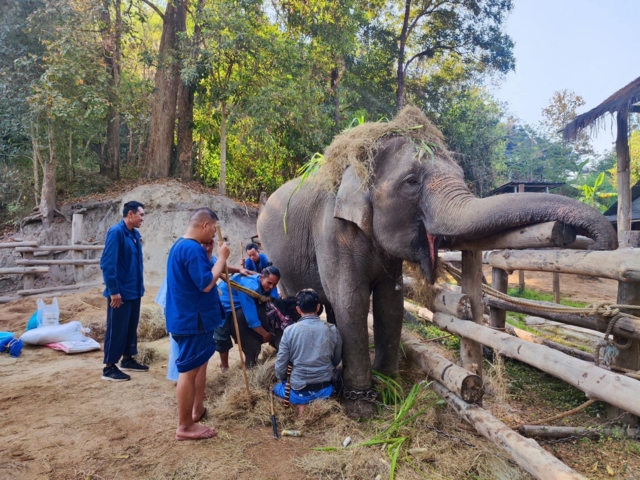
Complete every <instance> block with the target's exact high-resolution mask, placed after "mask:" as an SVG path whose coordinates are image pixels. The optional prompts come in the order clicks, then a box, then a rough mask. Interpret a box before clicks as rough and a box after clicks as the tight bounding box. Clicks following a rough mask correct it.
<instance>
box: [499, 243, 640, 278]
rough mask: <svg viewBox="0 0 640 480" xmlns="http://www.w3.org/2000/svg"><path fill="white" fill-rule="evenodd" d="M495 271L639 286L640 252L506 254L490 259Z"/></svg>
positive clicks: (631, 249) (535, 252)
mask: <svg viewBox="0 0 640 480" xmlns="http://www.w3.org/2000/svg"><path fill="white" fill-rule="evenodd" d="M489 264H490V265H491V266H492V267H496V268H502V269H503V270H506V271H507V272H509V273H511V272H513V271H514V270H531V271H540V272H562V273H573V274H575V275H589V276H592V277H603V278H611V279H613V280H617V281H619V282H640V248H620V249H618V250H613V251H597V250H586V251H582V250H503V251H501V252H492V253H491V255H489Z"/></svg>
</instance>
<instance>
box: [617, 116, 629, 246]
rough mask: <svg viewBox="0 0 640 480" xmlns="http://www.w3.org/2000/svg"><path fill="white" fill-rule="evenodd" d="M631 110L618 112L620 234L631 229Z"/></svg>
mask: <svg viewBox="0 0 640 480" xmlns="http://www.w3.org/2000/svg"><path fill="white" fill-rule="evenodd" d="M628 117H629V112H627V111H626V110H622V111H619V112H618V113H617V114H616V124H617V128H618V133H617V136H616V156H617V157H618V222H617V223H618V236H620V232H625V231H627V230H631V173H630V158H631V156H630V154H629V136H628V130H629V122H628Z"/></svg>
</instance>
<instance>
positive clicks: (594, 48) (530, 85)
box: [494, 0, 640, 152]
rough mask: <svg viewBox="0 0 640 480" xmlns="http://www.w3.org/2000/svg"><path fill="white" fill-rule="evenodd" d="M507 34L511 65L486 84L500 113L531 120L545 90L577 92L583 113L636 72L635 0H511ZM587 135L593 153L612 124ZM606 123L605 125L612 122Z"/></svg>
mask: <svg viewBox="0 0 640 480" xmlns="http://www.w3.org/2000/svg"><path fill="white" fill-rule="evenodd" d="M514 5H515V7H514V9H513V11H512V13H511V14H510V16H509V18H508V21H507V27H506V28H507V33H508V34H509V35H510V36H511V38H512V39H513V41H514V43H515V49H514V55H515V58H516V71H515V73H514V72H511V73H509V74H507V76H506V79H505V80H504V81H503V82H502V83H501V84H499V85H498V86H497V87H495V89H494V94H495V96H496V97H497V98H498V99H499V100H500V101H503V102H507V103H508V104H509V105H508V111H509V112H510V113H511V114H512V115H514V116H516V117H518V118H520V119H521V121H523V122H525V123H529V124H536V125H537V124H538V122H540V120H541V119H542V114H541V111H542V109H543V108H544V107H546V106H547V105H548V104H549V101H550V99H551V96H552V94H553V92H555V91H558V90H563V89H565V88H566V89H568V90H572V91H574V92H575V93H576V94H578V95H581V96H582V97H583V98H584V100H585V102H586V104H585V106H584V107H581V109H580V110H579V111H578V114H580V113H584V112H586V111H588V110H590V109H592V108H593V107H595V106H597V105H599V104H600V103H601V102H602V101H603V100H605V99H606V98H607V97H609V95H611V94H612V93H614V92H616V91H617V90H619V89H620V88H622V87H624V86H625V85H627V84H628V83H629V82H631V81H632V80H634V79H636V78H637V77H640V62H639V61H638V56H640V0H514ZM611 120H612V119H611V116H608V118H607V121H606V128H603V129H601V130H599V131H598V133H597V135H595V136H592V138H593V141H592V144H593V146H594V148H595V149H596V151H598V152H602V151H604V150H606V149H609V148H611V147H612V146H613V142H614V141H615V122H614V124H613V125H612V123H611ZM612 127H613V128H612Z"/></svg>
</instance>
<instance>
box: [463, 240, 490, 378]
mask: <svg viewBox="0 0 640 480" xmlns="http://www.w3.org/2000/svg"><path fill="white" fill-rule="evenodd" d="M460 286H461V287H462V293H466V294H467V296H468V297H469V300H470V301H471V312H472V314H473V320H472V321H473V322H475V323H479V324H482V316H483V313H484V306H483V303H482V251H471V250H463V251H462V279H461V282H460ZM460 359H461V360H462V366H463V367H464V368H466V369H467V370H469V371H470V372H473V373H475V374H476V375H478V376H479V377H480V378H482V345H481V344H480V343H478V342H475V341H473V340H469V339H466V338H461V339H460Z"/></svg>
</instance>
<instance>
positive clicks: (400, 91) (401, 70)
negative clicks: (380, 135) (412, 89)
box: [396, 0, 411, 111]
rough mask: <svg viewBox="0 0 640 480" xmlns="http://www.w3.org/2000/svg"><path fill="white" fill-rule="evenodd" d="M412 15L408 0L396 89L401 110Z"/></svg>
mask: <svg viewBox="0 0 640 480" xmlns="http://www.w3.org/2000/svg"><path fill="white" fill-rule="evenodd" d="M410 15H411V0H406V2H405V7H404V19H403V21H402V31H401V33H400V45H399V48H398V75H397V80H398V88H397V90H396V110H397V111H400V110H401V109H402V106H403V103H404V86H405V74H406V72H405V70H404V51H405V48H406V45H407V35H408V32H409V16H410Z"/></svg>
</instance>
